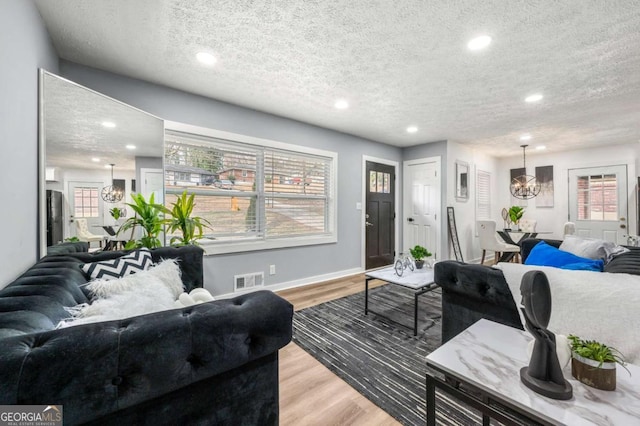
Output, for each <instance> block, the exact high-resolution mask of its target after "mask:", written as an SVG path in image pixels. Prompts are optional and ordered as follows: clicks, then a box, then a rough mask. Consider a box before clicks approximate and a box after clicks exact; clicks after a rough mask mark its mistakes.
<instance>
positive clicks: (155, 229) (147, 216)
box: [118, 194, 170, 249]
mask: <svg viewBox="0 0 640 426" xmlns="http://www.w3.org/2000/svg"><path fill="white" fill-rule="evenodd" d="M131 198H132V199H133V203H131V204H130V203H127V205H128V206H129V207H131V208H132V209H133V211H134V212H135V215H134V216H133V217H130V218H129V219H127V220H126V221H125V222H124V223H123V224H122V226H121V227H120V229H119V230H118V235H120V233H121V232H124V231H126V230H128V229H132V228H135V227H136V226H139V227H141V228H142V231H143V235H142V238H140V240H138V241H133V240H132V241H129V242H128V243H127V244H126V246H125V248H126V249H132V248H140V247H147V248H157V247H161V246H162V243H161V242H160V239H159V238H158V235H159V234H160V232H162V226H163V225H164V223H165V219H164V217H163V214H165V213H170V212H169V210H168V209H167V208H166V207H165V206H163V205H162V204H157V203H156V202H155V198H154V194H151V196H150V197H149V201H147V200H145V198H144V195H142V194H133V195H132V196H131Z"/></svg>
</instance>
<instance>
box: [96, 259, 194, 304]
mask: <svg viewBox="0 0 640 426" xmlns="http://www.w3.org/2000/svg"><path fill="white" fill-rule="evenodd" d="M150 279H158V280H159V281H160V283H162V284H163V285H164V286H165V287H166V288H168V289H169V290H170V291H171V293H172V294H173V295H174V298H173V300H175V299H176V298H177V297H178V296H179V295H180V293H182V291H183V284H182V279H181V278H180V267H179V266H178V261H177V260H175V259H166V260H163V261H162V262H160V263H158V264H157V265H156V266H152V267H151V268H149V269H148V270H146V271H142V272H138V273H137V274H131V275H127V276H125V277H122V278H120V279H117V280H113V279H109V280H107V279H102V280H95V281H91V282H90V283H89V284H88V285H87V290H89V291H90V292H91V294H92V296H93V297H98V298H104V297H109V296H112V295H115V294H119V293H123V292H125V291H128V290H135V289H137V288H138V287H140V286H142V285H144V284H145V283H146V282H147V281H148V280H150Z"/></svg>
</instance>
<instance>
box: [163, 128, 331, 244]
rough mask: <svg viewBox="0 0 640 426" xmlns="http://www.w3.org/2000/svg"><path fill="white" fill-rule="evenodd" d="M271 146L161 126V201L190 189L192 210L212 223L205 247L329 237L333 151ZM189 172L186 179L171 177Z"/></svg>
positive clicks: (170, 199)
mask: <svg viewBox="0 0 640 426" xmlns="http://www.w3.org/2000/svg"><path fill="white" fill-rule="evenodd" d="M274 144H276V145H280V146H278V147H269V146H258V145H254V144H249V143H242V142H237V141H231V140H225V139H220V138H214V137H209V136H203V135H195V134H191V133H184V132H178V131H174V130H167V132H166V137H165V145H166V146H165V189H166V194H167V196H166V205H167V207H170V206H171V203H172V202H173V201H174V200H175V198H176V197H177V196H178V195H179V194H181V193H182V191H183V190H184V189H185V188H186V189H187V190H188V192H189V193H193V194H195V195H196V197H195V202H196V206H195V209H194V212H193V214H194V215H197V216H201V217H203V218H205V219H207V220H208V221H209V222H210V223H211V226H210V229H207V230H206V231H205V234H206V237H207V238H206V240H204V241H203V242H202V244H203V245H207V244H209V245H233V244H235V243H242V244H245V245H246V244H247V243H248V242H251V241H253V242H256V243H259V242H261V241H263V242H264V241H269V240H278V241H279V243H277V244H278V246H279V247H285V246H288V244H287V239H289V240H291V239H300V237H305V238H308V237H314V236H320V237H323V236H327V235H333V234H334V233H335V226H334V223H333V220H332V217H334V215H335V211H334V209H335V206H334V203H333V200H334V199H335V196H334V194H333V193H332V191H333V190H332V188H333V185H334V184H335V182H333V181H332V180H333V177H332V176H333V173H334V168H335V167H336V166H337V165H336V164H335V163H336V159H335V157H333V156H323V155H316V154H310V153H306V152H302V149H303V148H300V149H301V151H297V150H296V149H293V147H294V146H293V145H291V147H292V149H282V148H281V146H283V145H285V144H280V143H274ZM296 148H297V147H296ZM187 172H188V173H189V174H190V176H191V179H190V181H181V180H178V179H176V177H180V176H181V175H180V174H181V173H187ZM298 243H299V241H298ZM290 245H300V244H295V243H293V244H290ZM270 247H273V245H269V248H270ZM252 249H253V248H252ZM232 251H238V250H232Z"/></svg>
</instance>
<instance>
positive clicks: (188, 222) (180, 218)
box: [166, 190, 210, 246]
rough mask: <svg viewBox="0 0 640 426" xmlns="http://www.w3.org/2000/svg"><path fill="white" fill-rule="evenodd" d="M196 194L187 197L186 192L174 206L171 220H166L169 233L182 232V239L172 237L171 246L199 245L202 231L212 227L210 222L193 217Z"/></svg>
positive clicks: (171, 211)
mask: <svg viewBox="0 0 640 426" xmlns="http://www.w3.org/2000/svg"><path fill="white" fill-rule="evenodd" d="M194 197H195V195H194V194H191V195H187V191H186V190H185V191H184V192H183V193H182V195H180V197H178V199H177V200H176V202H175V203H173V204H172V206H173V207H172V209H171V210H170V211H169V213H170V214H171V218H170V219H167V220H166V223H167V227H168V231H169V232H175V231H177V230H180V232H181V233H182V237H172V238H171V241H170V244H171V245H176V246H186V245H189V244H198V242H197V240H198V238H202V230H203V228H205V227H206V225H204V224H207V225H210V223H209V221H208V220H206V219H203V218H201V217H199V216H191V214H192V213H193V207H194V206H195V203H194V201H193V200H194Z"/></svg>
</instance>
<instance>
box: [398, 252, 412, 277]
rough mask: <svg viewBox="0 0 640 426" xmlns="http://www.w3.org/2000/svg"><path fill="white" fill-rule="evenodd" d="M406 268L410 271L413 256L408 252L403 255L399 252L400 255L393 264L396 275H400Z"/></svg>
mask: <svg viewBox="0 0 640 426" xmlns="http://www.w3.org/2000/svg"><path fill="white" fill-rule="evenodd" d="M407 268H408V269H409V270H410V271H413V258H412V257H411V256H410V255H408V254H404V255H403V254H402V253H400V257H399V258H398V260H396V264H395V270H396V275H397V276H399V277H401V276H402V274H403V273H404V270H405V269H407Z"/></svg>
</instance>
